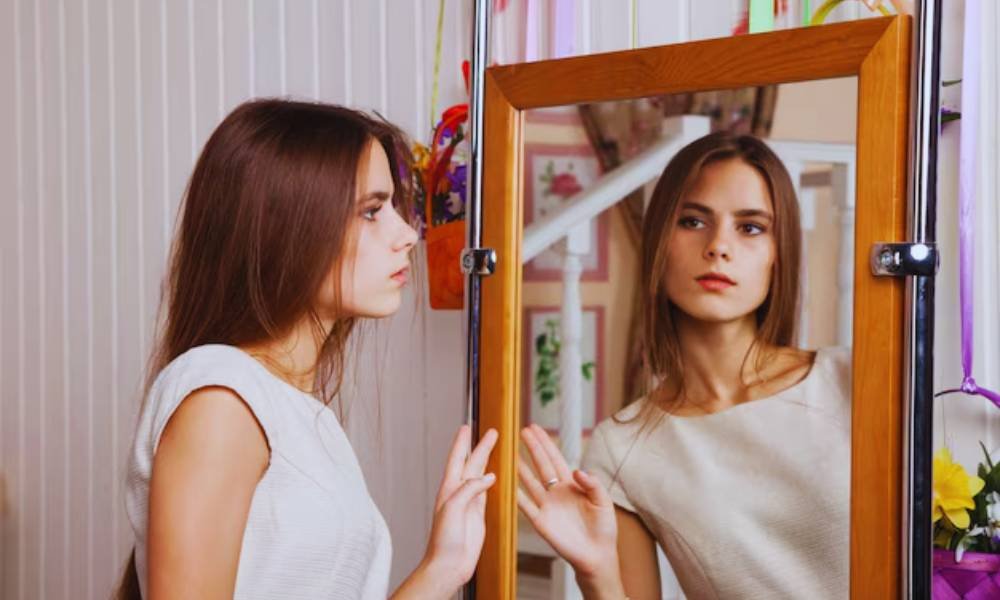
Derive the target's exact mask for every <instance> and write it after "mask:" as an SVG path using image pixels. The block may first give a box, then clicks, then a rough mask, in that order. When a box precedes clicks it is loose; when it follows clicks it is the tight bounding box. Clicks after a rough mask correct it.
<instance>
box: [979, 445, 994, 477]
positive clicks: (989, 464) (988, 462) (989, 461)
mask: <svg viewBox="0 0 1000 600" xmlns="http://www.w3.org/2000/svg"><path fill="white" fill-rule="evenodd" d="M979 447H980V448H982V449H983V455H984V456H986V466H987V467H989V468H990V471H992V470H993V459H992V458H990V452H989V450H987V449H986V444H984V443H983V442H982V441H980V442H979Z"/></svg>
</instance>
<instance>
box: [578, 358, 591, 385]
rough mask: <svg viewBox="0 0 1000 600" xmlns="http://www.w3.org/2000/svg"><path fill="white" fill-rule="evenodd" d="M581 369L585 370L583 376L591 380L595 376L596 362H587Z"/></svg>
mask: <svg viewBox="0 0 1000 600" xmlns="http://www.w3.org/2000/svg"><path fill="white" fill-rule="evenodd" d="M580 370H581V371H583V378H584V379H586V380H587V381H591V380H592V379H593V377H594V363H593V362H586V363H583V365H582V366H581V369H580Z"/></svg>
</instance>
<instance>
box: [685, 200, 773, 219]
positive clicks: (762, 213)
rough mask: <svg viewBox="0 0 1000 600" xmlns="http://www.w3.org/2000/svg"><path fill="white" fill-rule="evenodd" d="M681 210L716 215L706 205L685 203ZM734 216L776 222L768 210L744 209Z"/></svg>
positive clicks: (734, 213)
mask: <svg viewBox="0 0 1000 600" xmlns="http://www.w3.org/2000/svg"><path fill="white" fill-rule="evenodd" d="M681 209H682V210H683V209H687V210H693V211H695V212H700V213H702V214H705V215H708V216H712V215H714V214H715V211H714V210H712V209H711V208H709V207H707V206H705V205H704V204H698V203H697V202H685V203H684V204H682V205H681ZM733 216H735V217H739V218H745V217H759V218H761V219H767V220H768V221H773V220H774V216H773V215H771V213H769V212H768V211H766V210H760V209H757V208H744V209H742V210H737V211H734V212H733Z"/></svg>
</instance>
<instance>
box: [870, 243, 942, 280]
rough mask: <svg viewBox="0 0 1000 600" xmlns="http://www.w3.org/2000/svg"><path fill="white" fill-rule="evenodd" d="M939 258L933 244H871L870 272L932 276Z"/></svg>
mask: <svg viewBox="0 0 1000 600" xmlns="http://www.w3.org/2000/svg"><path fill="white" fill-rule="evenodd" d="M940 261H941V258H940V255H938V251H937V246H936V245H935V244H920V243H913V242H902V243H887V242H879V243H876V244H872V252H871V267H872V274H873V275H875V276H877V277H907V276H921V277H933V276H934V275H937V271H938V264H939V263H940Z"/></svg>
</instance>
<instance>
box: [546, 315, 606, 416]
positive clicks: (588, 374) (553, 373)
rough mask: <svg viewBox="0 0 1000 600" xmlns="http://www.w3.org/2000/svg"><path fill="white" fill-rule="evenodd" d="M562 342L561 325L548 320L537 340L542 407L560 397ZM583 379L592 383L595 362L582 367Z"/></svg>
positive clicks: (589, 362)
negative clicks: (560, 352)
mask: <svg viewBox="0 0 1000 600" xmlns="http://www.w3.org/2000/svg"><path fill="white" fill-rule="evenodd" d="M561 347H562V340H560V339H559V323H558V321H556V320H555V319H546V321H545V330H544V331H543V332H542V333H540V334H538V336H537V337H536V338H535V352H536V353H537V354H538V367H537V368H536V369H535V393H536V394H538V396H539V398H540V399H541V402H542V406H543V407H544V406H546V405H548V403H549V402H552V401H553V400H555V399H556V398H557V397H558V396H559V349H560V348H561ZM580 371H581V372H582V373H583V378H584V379H586V380H587V381H592V380H593V378H594V361H592V360H591V361H587V362H585V363H583V364H582V365H581V366H580Z"/></svg>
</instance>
